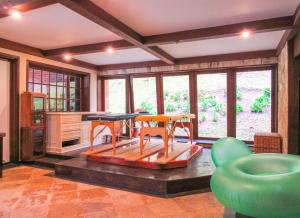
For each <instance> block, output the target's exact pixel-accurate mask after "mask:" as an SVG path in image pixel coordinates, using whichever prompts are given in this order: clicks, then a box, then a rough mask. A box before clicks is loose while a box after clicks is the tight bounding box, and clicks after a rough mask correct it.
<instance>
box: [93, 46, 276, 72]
mask: <svg viewBox="0 0 300 218" xmlns="http://www.w3.org/2000/svg"><path fill="white" fill-rule="evenodd" d="M270 57H276V50H275V49H274V50H262V51H251V52H240V53H230V54H218V55H208V56H199V57H189V58H178V59H176V64H199V63H207V62H221V61H236V60H246V59H255V58H270ZM168 65H169V64H166V63H164V62H162V61H145V62H135V63H125V64H110V65H98V70H100V71H101V70H120V69H131V68H143V67H159V66H168Z"/></svg>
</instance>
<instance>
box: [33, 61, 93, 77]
mask: <svg viewBox="0 0 300 218" xmlns="http://www.w3.org/2000/svg"><path fill="white" fill-rule="evenodd" d="M27 65H28V66H37V67H39V68H41V69H45V70H48V71H51V70H56V71H63V72H66V73H69V74H74V75H81V76H86V75H89V73H86V72H82V71H78V70H73V69H69V68H65V67H59V66H56V65H51V64H45V63H42V62H37V61H30V60H27ZM27 70H28V69H27Z"/></svg>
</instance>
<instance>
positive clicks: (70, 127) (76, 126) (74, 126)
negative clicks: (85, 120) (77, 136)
mask: <svg viewBox="0 0 300 218" xmlns="http://www.w3.org/2000/svg"><path fill="white" fill-rule="evenodd" d="M80 125H81V123H63V124H62V125H61V127H62V131H64V132H68V131H75V130H77V131H80Z"/></svg>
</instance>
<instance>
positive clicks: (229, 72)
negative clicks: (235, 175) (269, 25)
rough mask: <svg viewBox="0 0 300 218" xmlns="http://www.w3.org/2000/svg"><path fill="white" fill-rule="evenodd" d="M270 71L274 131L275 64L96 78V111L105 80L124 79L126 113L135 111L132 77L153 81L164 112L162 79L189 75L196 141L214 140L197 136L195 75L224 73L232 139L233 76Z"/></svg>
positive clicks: (274, 126)
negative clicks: (154, 79)
mask: <svg viewBox="0 0 300 218" xmlns="http://www.w3.org/2000/svg"><path fill="white" fill-rule="evenodd" d="M263 70H271V74H272V75H271V110H272V111H271V131H272V132H276V131H277V65H268V66H253V67H242V68H239V67H237V68H222V69H207V70H195V71H181V72H157V73H139V74H130V75H111V76H98V91H97V93H98V110H101V111H104V110H105V105H104V104H105V102H104V97H103V96H104V86H105V84H104V81H105V80H108V79H125V80H126V112H127V113H131V112H133V111H134V102H133V87H132V85H133V82H132V80H133V78H145V77H152V78H153V77H155V78H156V94H157V97H156V98H157V112H158V114H162V113H164V101H163V77H166V76H183V75H188V76H189V92H190V112H191V113H193V114H195V115H196V119H194V120H193V124H194V136H195V139H200V140H201V139H202V140H216V139H218V138H216V137H215V138H214V137H198V111H197V110H198V109H197V104H198V99H197V75H198V74H213V73H226V78H227V135H228V136H232V137H235V135H236V111H235V107H236V73H237V72H243V71H263ZM245 142H246V143H253V141H245Z"/></svg>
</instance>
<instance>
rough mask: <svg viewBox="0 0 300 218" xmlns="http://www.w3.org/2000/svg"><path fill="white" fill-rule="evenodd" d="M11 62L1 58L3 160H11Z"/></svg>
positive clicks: (0, 87) (0, 118)
mask: <svg viewBox="0 0 300 218" xmlns="http://www.w3.org/2000/svg"><path fill="white" fill-rule="evenodd" d="M9 81H10V62H8V61H4V60H0V99H1V103H0V132H3V133H5V134H6V137H4V139H3V160H4V162H9V111H10V108H9V87H10V85H9V84H10V83H9Z"/></svg>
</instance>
